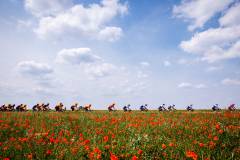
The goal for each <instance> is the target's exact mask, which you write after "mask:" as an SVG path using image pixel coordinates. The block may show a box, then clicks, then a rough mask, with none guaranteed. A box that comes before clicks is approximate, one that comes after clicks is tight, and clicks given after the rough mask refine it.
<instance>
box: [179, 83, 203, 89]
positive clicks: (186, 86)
mask: <svg viewBox="0 0 240 160" xmlns="http://www.w3.org/2000/svg"><path fill="white" fill-rule="evenodd" d="M206 87H207V86H206V85H205V84H196V85H195V84H192V83H189V82H182V83H180V84H179V85H178V88H196V89H202V88H206Z"/></svg>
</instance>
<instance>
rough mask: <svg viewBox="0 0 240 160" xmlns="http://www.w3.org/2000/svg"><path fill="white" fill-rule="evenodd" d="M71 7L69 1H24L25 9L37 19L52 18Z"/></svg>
mask: <svg viewBox="0 0 240 160" xmlns="http://www.w3.org/2000/svg"><path fill="white" fill-rule="evenodd" d="M71 5H72V2H71V0H25V4H24V6H25V8H26V10H27V11H29V12H30V13H31V14H33V15H34V16H37V17H42V16H53V15H56V14H58V13H59V12H62V11H64V10H65V9H66V8H67V7H70V6H71Z"/></svg>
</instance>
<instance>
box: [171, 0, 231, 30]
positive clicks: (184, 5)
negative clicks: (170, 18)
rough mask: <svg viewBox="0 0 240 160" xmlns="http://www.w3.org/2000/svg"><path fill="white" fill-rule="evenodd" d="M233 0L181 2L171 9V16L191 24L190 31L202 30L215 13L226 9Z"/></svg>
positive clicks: (189, 0)
mask: <svg viewBox="0 0 240 160" xmlns="http://www.w3.org/2000/svg"><path fill="white" fill-rule="evenodd" d="M232 2H233V0H220V1H216V0H182V2H181V4H180V5H178V6H174V7H173V14H174V15H175V16H176V17H177V18H182V19H184V20H185V21H188V22H190V23H191V25H190V26H188V29H189V30H190V31H193V30H194V29H196V28H202V27H203V26H204V24H205V23H206V22H207V21H208V20H209V19H211V18H212V17H213V16H214V15H215V14H216V13H218V12H221V11H223V10H224V9H226V8H227V7H228V6H229V5H230V4H231V3H232Z"/></svg>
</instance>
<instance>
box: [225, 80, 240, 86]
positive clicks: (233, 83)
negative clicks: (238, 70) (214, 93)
mask: <svg viewBox="0 0 240 160" xmlns="http://www.w3.org/2000/svg"><path fill="white" fill-rule="evenodd" d="M222 84H224V85H240V80H239V79H231V78H225V79H224V80H222Z"/></svg>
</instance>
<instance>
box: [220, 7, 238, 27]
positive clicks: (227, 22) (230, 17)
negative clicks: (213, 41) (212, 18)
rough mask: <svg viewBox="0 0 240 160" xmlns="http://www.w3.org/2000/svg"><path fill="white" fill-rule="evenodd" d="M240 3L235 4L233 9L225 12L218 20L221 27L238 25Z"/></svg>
mask: <svg viewBox="0 0 240 160" xmlns="http://www.w3.org/2000/svg"><path fill="white" fill-rule="evenodd" d="M239 11H240V3H236V4H235V5H234V6H233V7H231V8H230V9H229V10H227V12H226V14H225V15H224V16H223V17H221V18H220V19H219V23H220V25H221V26H224V27H226V26H234V25H240V13H239Z"/></svg>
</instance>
